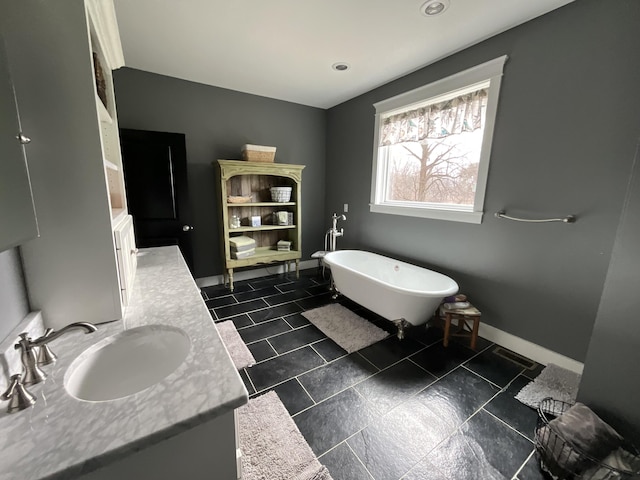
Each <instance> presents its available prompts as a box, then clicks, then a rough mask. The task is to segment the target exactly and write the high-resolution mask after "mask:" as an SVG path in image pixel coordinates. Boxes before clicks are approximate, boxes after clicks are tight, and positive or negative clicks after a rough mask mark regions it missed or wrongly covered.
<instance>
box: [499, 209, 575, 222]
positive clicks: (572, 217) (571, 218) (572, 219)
mask: <svg viewBox="0 0 640 480" xmlns="http://www.w3.org/2000/svg"><path fill="white" fill-rule="evenodd" d="M496 217H497V218H506V219H507V220H514V221H516V222H528V223H549V222H563V223H575V221H576V217H575V215H567V216H566V217H564V218H541V219H537V220H535V219H534V220H532V219H528V218H518V217H510V216H509V215H507V212H505V211H504V210H500V211H499V212H496Z"/></svg>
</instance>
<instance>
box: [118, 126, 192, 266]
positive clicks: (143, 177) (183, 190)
mask: <svg viewBox="0 0 640 480" xmlns="http://www.w3.org/2000/svg"><path fill="white" fill-rule="evenodd" d="M120 144H121V146H122V163H123V166H124V182H125V186H126V189H127V204H128V208H129V213H130V214H131V215H133V226H134V229H135V236H136V244H137V245H138V246H139V247H159V246H163V245H178V246H179V247H180V250H181V252H182V255H183V256H184V258H185V260H186V262H187V264H188V265H189V268H190V269H191V271H193V256H192V248H191V236H192V233H191V231H192V230H193V227H192V226H191V225H190V223H189V212H188V190H187V153H186V146H185V136H184V134H182V133H166V132H150V131H146V130H131V129H126V128H122V129H120Z"/></svg>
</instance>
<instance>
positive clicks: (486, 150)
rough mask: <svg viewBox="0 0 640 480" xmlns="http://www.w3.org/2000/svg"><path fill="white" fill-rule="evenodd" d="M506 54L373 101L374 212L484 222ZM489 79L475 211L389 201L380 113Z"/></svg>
mask: <svg viewBox="0 0 640 480" xmlns="http://www.w3.org/2000/svg"><path fill="white" fill-rule="evenodd" d="M507 58H508V57H507V56H506V55H503V56H502V57H498V58H495V59H493V60H490V61H488V62H485V63H483V64H481V65H477V66H475V67H472V68H469V69H467V70H463V71H462V72H459V73H456V74H454V75H451V76H449V77H446V78H443V79H441V80H438V81H436V82H433V83H430V84H428V85H425V86H423V87H419V88H416V89H414V90H411V91H409V92H405V93H402V94H400V95H396V96H395V97H391V98H388V99H386V100H382V101H381V102H378V103H374V104H373V106H374V107H375V109H376V115H375V131H374V138H373V168H372V175H371V203H370V204H369V209H370V211H371V212H374V213H386V214H391V215H405V216H410V217H421V218H432V219H437V220H450V221H454V222H467V223H476V224H479V223H482V216H483V213H484V197H485V192H486V186H487V177H488V175H489V160H490V158H491V144H492V141H493V131H494V127H495V119H496V113H497V111H498V97H499V94H500V84H501V81H502V72H503V67H504V64H505V62H506V61H507ZM487 80H488V81H489V88H488V90H489V95H488V97H487V110H486V117H485V118H486V121H485V127H484V135H483V139H482V150H481V155H480V163H479V166H478V180H477V183H476V194H475V199H474V209H473V211H457V210H450V209H447V208H446V207H444V208H443V207H439V208H428V207H424V206H411V205H399V204H397V203H394V202H386V201H385V200H384V198H385V197H384V185H385V184H386V182H384V180H385V178H384V177H385V172H384V171H383V170H384V169H383V168H382V167H383V165H382V162H380V165H378V163H379V162H378V143H379V134H380V117H381V116H382V114H385V113H388V112H390V111H393V110H396V109H400V108H405V109H408V108H410V107H411V105H412V104H417V103H424V102H425V100H427V99H432V98H435V97H438V96H440V95H444V94H446V93H448V92H451V91H453V90H459V89H462V88H465V87H469V86H471V85H473V84H479V83H482V82H486V81H487ZM378 185H380V188H378Z"/></svg>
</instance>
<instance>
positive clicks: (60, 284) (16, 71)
mask: <svg viewBox="0 0 640 480" xmlns="http://www.w3.org/2000/svg"><path fill="white" fill-rule="evenodd" d="M2 10H3V11H2V15H1V16H0V23H1V26H2V31H3V34H4V36H5V40H6V47H7V56H8V60H9V66H10V68H11V73H12V75H13V80H14V85H15V91H16V97H17V101H18V104H19V106H20V112H21V120H22V125H23V129H24V131H25V132H29V136H30V137H31V139H32V142H31V143H30V144H29V145H28V147H27V155H28V161H29V171H30V174H31V181H32V188H33V197H34V203H35V206H36V210H37V211H38V220H39V227H40V236H39V238H37V239H34V240H31V241H29V242H27V243H26V244H24V245H23V246H22V247H21V250H22V258H23V263H24V271H25V278H26V283H27V289H28V293H29V300H30V304H31V307H32V309H34V310H42V311H43V315H44V318H45V322H46V324H47V326H49V327H52V328H56V329H57V328H60V327H62V326H64V325H66V324H68V323H72V322H77V321H88V322H92V323H101V322H106V321H111V320H116V319H121V318H122V317H123V313H124V305H125V304H126V295H125V296H124V297H123V295H122V292H123V290H122V285H121V283H122V281H123V280H124V281H125V283H127V282H129V280H130V278H132V275H133V273H135V260H134V259H132V257H131V256H130V255H124V256H123V255H120V257H121V259H122V260H123V262H125V263H122V264H119V263H118V258H119V255H118V251H117V249H116V243H115V242H116V238H117V237H118V236H120V237H122V235H121V233H122V232H120V233H115V235H114V231H115V232H119V231H118V226H119V225H121V224H122V222H123V221H125V218H126V214H127V205H126V196H125V190H124V179H123V174H122V160H121V156H120V148H119V136H118V121H117V115H116V109H115V99H114V93H113V83H112V77H111V71H112V70H113V69H116V68H119V67H121V66H122V65H123V63H124V59H123V55H122V48H121V45H120V39H119V34H118V28H117V23H116V17H115V9H114V7H113V3H112V1H111V0H69V1H44V2H43V1H41V0H20V1H19V2H13V1H12V2H3V7H2ZM96 72H98V75H96ZM131 232H132V230H131ZM125 237H126V236H125ZM126 238H127V240H126V242H129V243H127V244H126V247H125V248H127V249H128V250H129V251H131V250H135V245H133V244H131V238H132V237H130V238H129V237H126ZM120 240H122V238H120ZM125 258H126V261H125V260H124V259H125ZM132 269H133V270H132ZM126 290H127V288H126V286H125V291H126Z"/></svg>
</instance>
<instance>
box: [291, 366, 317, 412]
mask: <svg viewBox="0 0 640 480" xmlns="http://www.w3.org/2000/svg"><path fill="white" fill-rule="evenodd" d="M293 380H295V381H296V382H298V385H300V387H302V390H304V393H306V394H307V395H308V396H309V398H310V399H311V401H312V402H313V405H312V406H311V407H315V406H316V405H317V404H318V402H316V400H315V398H313V397H312V396H311V394H310V393H309V392H308V390H307V389H306V388H305V386H304V385H303V384H302V382H301V381H300V379H298V377H297V376H296V377H293ZM311 407H308V408H311ZM298 413H300V412H298ZM298 413H296V415H297V414H298ZM291 418H293V416H291Z"/></svg>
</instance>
